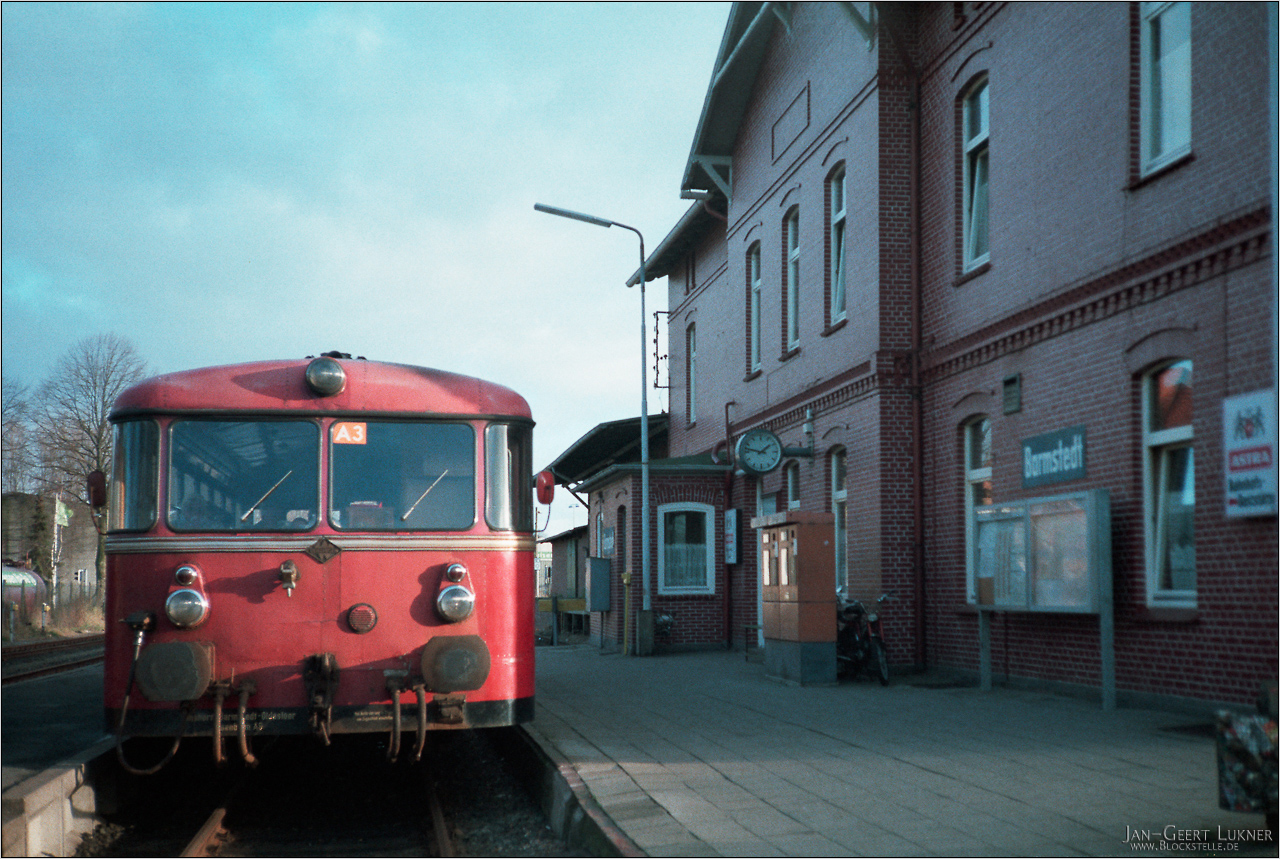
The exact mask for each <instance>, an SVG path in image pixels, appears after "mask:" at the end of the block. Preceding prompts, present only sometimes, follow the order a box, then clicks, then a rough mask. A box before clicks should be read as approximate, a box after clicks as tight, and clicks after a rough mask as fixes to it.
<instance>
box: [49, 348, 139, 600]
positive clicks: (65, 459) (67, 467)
mask: <svg viewBox="0 0 1280 859" xmlns="http://www.w3.org/2000/svg"><path fill="white" fill-rule="evenodd" d="M145 373H146V362H145V361H143V359H142V356H140V355H139V354H138V352H137V350H136V349H134V347H133V344H132V343H131V342H129V341H128V340H126V339H125V338H123V337H120V336H118V335H116V334H101V335H98V336H97V337H86V338H85V339H83V340H80V341H79V342H77V343H76V344H75V345H74V346H72V347H71V349H70V350H68V351H67V353H66V354H64V355H63V356H62V357H61V358H59V359H58V363H57V364H56V365H55V366H54V369H53V372H52V374H51V375H50V376H49V378H48V379H46V380H45V381H44V383H43V384H41V385H40V388H39V390H38V392H37V394H36V398H35V399H36V403H37V406H36V423H37V425H38V426H39V434H40V446H41V452H42V457H41V458H42V461H43V462H42V464H43V465H44V468H43V469H42V474H41V482H42V483H43V484H44V485H43V486H42V489H43V490H44V491H45V492H48V493H49V494H57V493H58V492H62V493H65V494H66V495H67V496H70V497H72V498H78V499H80V500H81V501H85V502H87V501H88V498H87V492H86V490H85V475H87V474H88V473H89V472H90V471H94V470H95V469H97V470H101V471H103V472H106V473H107V474H110V473H111V443H112V438H111V427H110V424H109V423H108V422H107V415H108V414H109V413H110V411H111V404H112V403H114V402H115V399H116V397H117V396H119V395H120V393H121V392H122V391H123V390H124V389H125V388H127V387H129V385H131V384H133V383H134V382H136V381H138V380H139V379H141V378H142V377H143V376H144V375H145ZM97 566H98V581H99V582H101V581H102V577H103V574H104V572H105V543H104V539H103V537H102V534H101V529H99V537H98V564H97Z"/></svg>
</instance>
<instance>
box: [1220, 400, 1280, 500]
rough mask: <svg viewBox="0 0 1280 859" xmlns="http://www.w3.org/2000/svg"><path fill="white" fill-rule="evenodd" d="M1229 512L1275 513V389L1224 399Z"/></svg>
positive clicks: (1224, 449) (1223, 424)
mask: <svg viewBox="0 0 1280 859" xmlns="http://www.w3.org/2000/svg"><path fill="white" fill-rule="evenodd" d="M1222 447H1223V454H1224V457H1223V458H1224V460H1225V462H1224V463H1223V464H1224V466H1225V467H1224V469H1223V471H1224V473H1225V476H1226V481H1227V486H1226V489H1227V516H1229V517H1242V516H1274V515H1275V514H1276V392H1275V389H1270V390H1265V391H1254V392H1253V393H1249V394H1240V395H1239V396H1236V397H1227V398H1226V399H1225V400H1223V402H1222Z"/></svg>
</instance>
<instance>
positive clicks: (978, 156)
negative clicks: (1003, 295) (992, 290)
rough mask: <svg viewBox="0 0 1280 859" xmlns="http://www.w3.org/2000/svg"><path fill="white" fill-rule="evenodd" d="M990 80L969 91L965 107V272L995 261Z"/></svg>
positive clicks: (965, 99)
mask: <svg viewBox="0 0 1280 859" xmlns="http://www.w3.org/2000/svg"><path fill="white" fill-rule="evenodd" d="M989 103H990V97H989V93H988V86H987V79H986V78H985V77H984V78H982V79H981V80H979V81H978V82H977V83H975V84H974V85H973V86H972V87H970V88H969V91H968V93H967V94H966V95H965V97H964V104H963V106H962V110H961V113H962V116H963V122H962V126H963V135H964V136H963V145H964V177H963V184H964V270H965V271H968V270H970V269H973V268H976V267H978V266H979V265H981V264H982V263H985V262H987V261H988V260H989V259H990V258H991V246H990V224H989V222H988V218H987V213H988V209H989V206H988V192H987V186H988V177H989V174H990V158H989V154H990V128H989V115H990V110H989Z"/></svg>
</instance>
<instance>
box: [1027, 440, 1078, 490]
mask: <svg viewBox="0 0 1280 859" xmlns="http://www.w3.org/2000/svg"><path fill="white" fill-rule="evenodd" d="M1084 437H1085V428H1084V427H1070V428H1069V429H1063V430H1056V431H1054V432H1049V433H1045V434H1044V435H1038V436H1033V437H1032V438H1024V439H1023V440H1022V488H1023V489H1030V488H1031V487H1033V486H1045V485H1046V484H1050V483H1065V482H1067V481H1068V480H1079V479H1080V478H1082V477H1085V476H1086V474H1087V472H1086V470H1085V456H1084V451H1085V448H1084Z"/></svg>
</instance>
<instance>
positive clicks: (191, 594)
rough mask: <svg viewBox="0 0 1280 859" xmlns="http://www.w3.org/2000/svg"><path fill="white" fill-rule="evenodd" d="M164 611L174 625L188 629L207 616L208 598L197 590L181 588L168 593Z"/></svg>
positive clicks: (202, 621)
mask: <svg viewBox="0 0 1280 859" xmlns="http://www.w3.org/2000/svg"><path fill="white" fill-rule="evenodd" d="M164 613H165V614H166V615H168V616H169V620H170V621H172V622H173V625H174V626H177V627H181V628H182V629H190V628H191V627H193V626H199V625H200V624H202V623H204V619H205V618H206V617H208V616H209V600H207V599H205V595H204V594H202V593H200V592H199V591H193V590H191V589H190V588H183V589H182V590H180V591H174V592H173V593H171V594H169V598H168V599H167V600H165V601H164Z"/></svg>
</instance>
